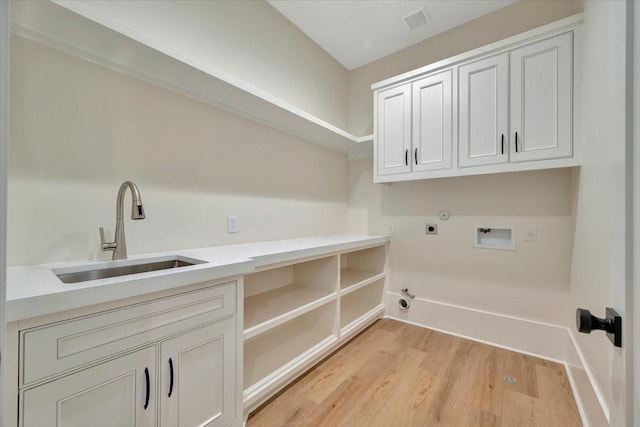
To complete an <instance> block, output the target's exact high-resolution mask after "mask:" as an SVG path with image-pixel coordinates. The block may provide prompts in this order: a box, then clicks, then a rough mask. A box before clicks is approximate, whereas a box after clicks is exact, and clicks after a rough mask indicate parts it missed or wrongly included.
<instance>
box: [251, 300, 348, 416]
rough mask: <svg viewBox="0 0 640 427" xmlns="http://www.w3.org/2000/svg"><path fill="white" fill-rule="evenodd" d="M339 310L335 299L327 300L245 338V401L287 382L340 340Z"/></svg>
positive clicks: (260, 395)
mask: <svg viewBox="0 0 640 427" xmlns="http://www.w3.org/2000/svg"><path fill="white" fill-rule="evenodd" d="M336 310H337V304H336V302H335V301H334V302H332V303H328V304H325V305H323V306H321V307H319V308H316V309H314V310H312V311H310V312H308V313H305V314H303V315H302V316H299V317H297V318H295V319H294V320H290V321H288V322H286V323H283V324H281V325H279V326H277V327H276V328H273V329H271V330H270V331H269V332H267V333H265V334H263V335H261V336H259V337H257V338H254V339H252V340H249V341H245V345H244V400H245V405H247V404H250V403H252V402H255V401H256V400H257V399H260V398H261V397H263V396H264V395H265V393H268V392H269V391H270V390H271V389H273V388H274V387H277V386H281V385H284V384H286V383H287V382H288V381H290V380H291V379H293V377H295V376H296V375H297V374H299V373H300V371H301V370H303V369H304V367H305V366H306V365H305V363H306V362H308V361H313V360H314V356H315V355H316V354H318V353H319V352H322V351H323V350H326V349H327V348H328V347H329V346H331V344H333V343H335V342H336V341H337V337H336V335H335V333H334V328H333V319H334V318H335V316H336Z"/></svg>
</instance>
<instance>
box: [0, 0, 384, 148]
mask: <svg viewBox="0 0 640 427" xmlns="http://www.w3.org/2000/svg"><path fill="white" fill-rule="evenodd" d="M90 3H91V2H65V3H62V4H56V3H52V2H48V1H42V2H15V4H13V5H12V11H11V15H12V16H11V17H12V31H13V32H14V33H16V34H18V35H20V36H23V37H26V38H29V39H31V40H34V41H37V42H39V43H42V44H45V45H47V46H51V47H53V48H56V49H58V50H61V51H63V52H66V53H69V54H72V55H74V56H78V57H80V58H83V59H86V60H88V61H91V62H93V63H96V64H99V65H102V66H105V67H107V68H110V69H113V70H116V71H119V72H122V73H125V74H129V75H132V76H134V77H137V78H139V79H142V80H144V81H147V82H149V83H152V84H155V85H158V86H161V87H164V88H166V89H169V90H172V91H176V92H179V93H181V94H183V95H186V96H189V97H192V98H195V99H197V100H199V101H202V102H205V103H207V104H210V105H214V106H217V107H220V108H223V109H225V110H228V111H231V112H234V113H237V114H240V115H243V116H245V117H248V118H250V119H253V120H256V121H258V122H261V123H264V124H266V125H268V126H271V127H274V128H277V129H280V130H283V131H285V132H288V133H291V134H293V135H296V136H299V137H301V138H303V139H306V140H309V141H312V142H315V143H318V144H321V145H325V146H328V147H331V148H334V149H337V150H339V151H342V152H347V151H348V150H349V148H351V147H355V146H356V145H357V144H358V143H361V142H368V141H372V140H373V136H372V135H367V136H362V137H356V136H354V135H352V134H350V133H349V132H346V131H344V130H342V129H340V128H338V127H336V126H334V125H332V124H330V123H327V122H326V121H323V120H321V119H319V118H317V117H315V116H313V115H311V114H309V113H307V112H305V111H302V110H300V109H299V108H296V107H294V106H292V105H290V104H288V103H287V102H285V101H283V100H281V99H279V98H276V97H274V96H272V95H270V94H268V93H266V92H264V91H263V90H260V89H258V88H256V87H253V86H251V85H249V84H247V83H246V82H243V81H240V80H238V79H237V78H235V77H234V76H232V75H229V74H227V73H225V72H223V71H222V70H220V69H217V68H215V67H214V66H212V65H211V64H210V63H209V62H207V61H205V60H203V59H202V58H197V57H196V58H194V57H190V56H188V54H187V53H185V52H184V51H183V50H181V49H176V47H175V46H172V45H171V44H170V43H168V42H166V41H163V40H158V39H157V38H154V37H151V36H149V35H148V34H146V33H144V32H143V31H140V30H138V29H136V28H133V27H131V26H127V25H124V24H122V23H121V22H119V21H117V20H115V19H113V18H112V17H111V16H107V15H105V14H103V13H102V12H100V11H99V10H97V9H96V8H94V7H92V6H91V4H90Z"/></svg>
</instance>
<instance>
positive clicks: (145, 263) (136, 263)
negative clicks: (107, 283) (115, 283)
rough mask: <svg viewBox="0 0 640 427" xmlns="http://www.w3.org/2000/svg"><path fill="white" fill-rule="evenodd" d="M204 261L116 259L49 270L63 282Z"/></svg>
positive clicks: (95, 278)
mask: <svg viewBox="0 0 640 427" xmlns="http://www.w3.org/2000/svg"><path fill="white" fill-rule="evenodd" d="M205 262H206V261H201V260H199V259H193V258H187V257H182V256H169V257H159V258H147V259H140V260H127V261H118V262H117V264H116V263H113V262H111V263H108V264H105V265H100V264H92V265H90V266H81V267H70V268H59V269H53V270H51V271H52V272H53V274H55V275H56V276H58V279H60V280H61V281H62V282H63V283H78V282H86V281H89V280H97V279H107V278H109V277H118V276H128V275H131V274H138V273H148V272H150V271H158V270H168V269H174V268H182V267H189V266H191V265H197V264H204V263H205ZM114 264H116V265H114Z"/></svg>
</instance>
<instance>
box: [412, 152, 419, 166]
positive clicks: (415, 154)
mask: <svg viewBox="0 0 640 427" xmlns="http://www.w3.org/2000/svg"><path fill="white" fill-rule="evenodd" d="M413 157H415V159H416V165H417V164H418V149H417V148H416V151H415V152H414V153H413Z"/></svg>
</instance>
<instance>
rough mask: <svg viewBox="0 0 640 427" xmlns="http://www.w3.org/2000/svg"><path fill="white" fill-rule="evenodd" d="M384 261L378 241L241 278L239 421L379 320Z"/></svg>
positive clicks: (383, 247)
mask: <svg viewBox="0 0 640 427" xmlns="http://www.w3.org/2000/svg"><path fill="white" fill-rule="evenodd" d="M386 257H387V245H386V243H385V244H381V245H377V246H372V247H363V248H357V249H354V250H350V251H348V252H342V253H335V252H334V253H328V254H326V255H320V257H319V258H316V259H310V260H309V259H305V260H300V261H298V262H292V263H291V264H289V265H284V266H282V265H274V266H272V267H270V266H265V267H262V270H261V271H258V272H255V273H252V274H248V275H246V276H245V278H244V289H245V300H244V407H245V416H248V414H249V413H250V412H251V411H252V410H253V409H255V408H257V407H258V406H259V405H260V404H262V403H263V402H264V401H265V400H266V399H268V398H269V397H270V396H272V395H273V394H275V393H276V392H277V391H278V390H280V389H281V388H282V387H284V386H286V385H287V384H288V383H289V382H290V381H292V380H293V379H295V378H296V377H297V376H298V375H300V374H301V373H303V372H304V371H305V370H307V369H309V368H310V367H311V366H313V364H314V363H317V362H318V361H319V360H321V358H322V357H325V356H326V355H327V354H329V353H330V352H331V351H333V350H335V349H336V348H337V347H338V346H339V345H340V344H342V343H344V342H345V341H346V340H347V339H349V338H350V337H351V336H353V335H354V334H356V333H357V332H359V331H361V330H362V329H364V328H365V327H367V326H368V325H369V324H371V323H372V322H373V321H374V320H375V319H377V318H380V317H382V315H383V314H384V311H385V306H384V305H383V304H382V301H383V295H384V286H385V281H386Z"/></svg>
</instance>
